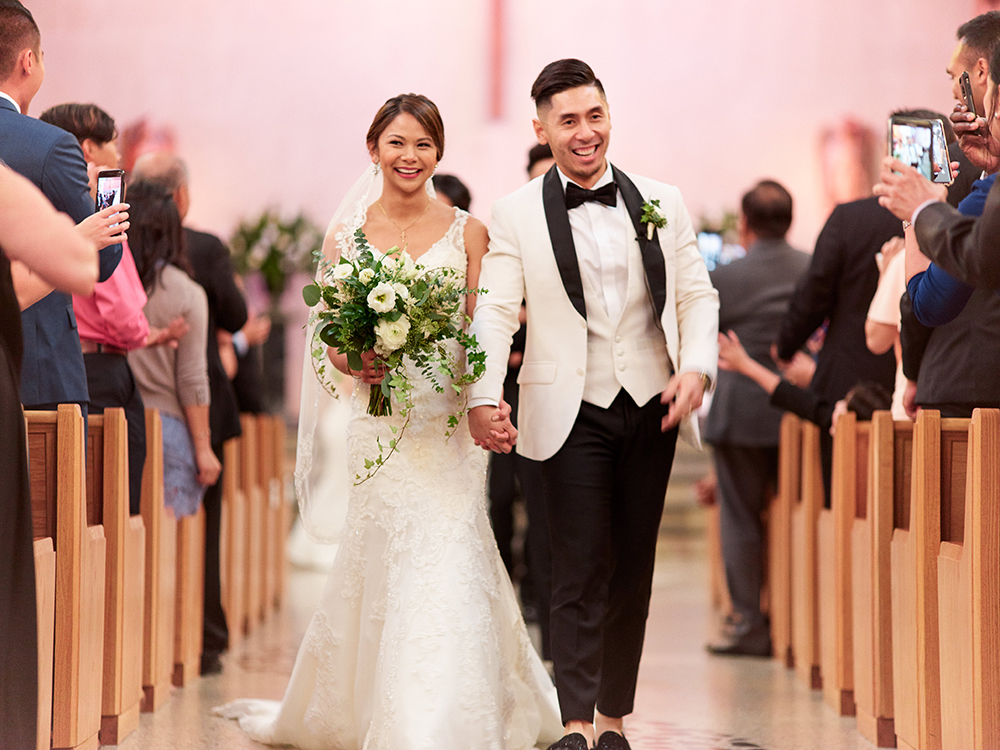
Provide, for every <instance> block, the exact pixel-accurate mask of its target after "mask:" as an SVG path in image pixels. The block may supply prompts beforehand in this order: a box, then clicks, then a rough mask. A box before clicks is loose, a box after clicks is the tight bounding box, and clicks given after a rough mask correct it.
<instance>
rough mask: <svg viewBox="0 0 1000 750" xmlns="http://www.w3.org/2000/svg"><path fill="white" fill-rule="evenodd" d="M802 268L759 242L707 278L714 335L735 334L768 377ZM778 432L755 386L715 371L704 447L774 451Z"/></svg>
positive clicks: (774, 415) (783, 250)
mask: <svg viewBox="0 0 1000 750" xmlns="http://www.w3.org/2000/svg"><path fill="white" fill-rule="evenodd" d="M808 267H809V256H808V255H806V254H805V253H801V252H799V251H798V250H796V249H795V248H793V247H792V246H791V245H789V244H788V243H787V242H785V241H784V240H761V241H759V242H756V243H754V245H753V246H752V247H751V248H750V251H749V252H748V253H747V255H746V257H745V258H740V259H739V260H734V261H733V262H732V263H730V264H729V265H727V266H719V267H718V268H716V269H715V270H714V271H712V272H711V273H710V274H709V275H710V276H711V277H712V284H713V285H714V286H715V288H716V289H717V290H718V292H719V331H720V332H721V333H725V332H727V331H730V330H733V331H735V332H736V335H737V336H739V338H740V342H741V343H742V344H743V347H744V348H745V349H746V350H747V353H748V354H749V355H750V356H751V357H753V359H755V360H756V361H758V362H760V363H761V364H762V365H764V366H765V367H767V368H768V369H770V370H772V371H774V372H777V367H776V366H775V364H774V360H773V359H771V344H773V343H774V340H775V339H776V338H777V336H778V330H779V328H780V327H781V321H782V319H783V318H784V316H785V313H786V312H788V302H789V300H790V299H791V298H792V293H793V292H794V291H795V285H796V283H797V282H798V280H799V278H800V277H801V276H802V274H804V273H805V271H806V269H807V268H808ZM780 428H781V410H780V409H777V408H775V407H774V406H771V404H770V403H769V398H768V395H767V394H766V393H765V392H764V390H763V389H762V388H761V387H760V386H759V385H757V384H756V383H754V382H753V381H752V380H751V379H750V378H748V377H746V376H745V375H740V374H738V373H735V372H726V371H725V370H720V371H719V378H718V381H717V383H716V386H715V393H714V394H713V396H712V408H711V410H710V411H709V413H708V419H707V420H706V421H705V440H706V441H707V442H709V443H713V444H716V445H719V444H731V445H752V446H774V445H777V444H778V438H779V433H780Z"/></svg>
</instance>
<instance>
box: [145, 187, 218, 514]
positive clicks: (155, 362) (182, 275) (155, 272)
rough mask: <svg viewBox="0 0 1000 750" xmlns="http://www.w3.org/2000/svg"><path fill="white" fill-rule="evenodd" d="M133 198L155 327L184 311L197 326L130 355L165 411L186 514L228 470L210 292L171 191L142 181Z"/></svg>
mask: <svg viewBox="0 0 1000 750" xmlns="http://www.w3.org/2000/svg"><path fill="white" fill-rule="evenodd" d="M131 200H132V217H133V220H132V236H131V246H132V251H133V253H134V255H135V264H136V269H137V270H138V273H139V278H140V279H141V280H142V285H143V288H144V289H145V290H146V295H147V297H148V301H147V302H146V307H145V313H146V317H147V318H149V320H150V322H151V324H152V325H159V326H164V325H166V324H167V323H169V322H170V321H171V320H173V319H174V318H176V317H178V316H182V317H183V318H184V319H185V320H186V321H187V323H188V326H189V327H190V329H191V330H190V331H189V332H188V333H187V334H186V335H185V336H184V337H183V338H182V339H181V340H180V341H179V342H178V345H177V348H176V349H174V348H172V347H165V346H160V347H156V348H153V349H148V348H147V349H137V350H134V351H132V352H130V353H129V355H128V358H129V363H130V364H131V366H132V369H133V371H134V372H135V378H136V380H137V381H138V383H139V389H140V390H141V391H142V398H143V401H144V402H145V403H146V405H147V406H148V407H149V408H151V409H159V410H160V418H161V420H162V422H163V495H164V502H165V503H166V505H167V506H168V507H170V508H172V509H173V511H174V515H175V516H177V517H178V518H179V517H182V516H189V515H193V514H194V513H196V512H197V511H198V508H199V506H200V505H201V500H202V496H203V495H204V492H205V487H207V486H209V485H211V484H213V483H215V481H216V480H217V479H218V477H219V472H220V471H221V470H222V466H221V464H220V463H219V460H218V458H216V456H215V454H214V452H213V451H212V441H211V430H210V428H209V419H208V408H209V390H208V366H207V363H206V358H205V339H206V337H207V333H208V302H207V300H206V297H205V290H204V289H202V288H201V287H200V286H199V285H198V284H197V283H195V281H194V280H193V279H192V278H191V272H190V265H189V263H188V260H187V255H186V252H185V246H184V239H183V234H182V232H181V221H180V215H179V213H178V212H177V206H176V204H175V203H174V201H173V197H172V196H171V194H170V193H168V192H166V191H165V190H164V189H163V188H162V187H161V186H159V185H156V184H153V183H148V182H142V181H136V182H134V183H133V184H132V189H131Z"/></svg>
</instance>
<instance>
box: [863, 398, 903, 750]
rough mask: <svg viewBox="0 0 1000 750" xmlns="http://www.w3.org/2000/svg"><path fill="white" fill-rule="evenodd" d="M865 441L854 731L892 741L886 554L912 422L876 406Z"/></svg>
mask: <svg viewBox="0 0 1000 750" xmlns="http://www.w3.org/2000/svg"><path fill="white" fill-rule="evenodd" d="M869 442H870V450H869V458H868V488H867V492H866V493H865V503H864V505H859V506H858V508H857V512H856V514H855V517H854V519H853V530H852V532H851V534H852V538H851V557H852V559H853V565H852V571H851V573H852V577H853V588H852V598H853V603H854V607H853V621H854V700H855V705H856V708H857V717H858V731H860V732H861V734H862V735H863V736H864V737H865V738H866V739H868V740H869V741H870V742H872V743H874V744H875V745H876V746H878V747H895V746H896V731H895V725H894V722H893V697H892V696H893V683H892V649H893V643H892V585H891V580H892V571H891V565H890V560H891V544H892V534H893V526H894V519H897V518H899V519H903V518H907V517H908V515H909V507H910V506H909V499H910V482H911V467H912V458H913V456H912V453H913V423H912V422H909V421H899V422H894V421H893V419H892V414H890V413H889V412H887V411H880V412H875V414H874V415H873V416H872V422H871V438H870V441H869Z"/></svg>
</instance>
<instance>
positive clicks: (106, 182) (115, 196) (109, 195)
mask: <svg viewBox="0 0 1000 750" xmlns="http://www.w3.org/2000/svg"><path fill="white" fill-rule="evenodd" d="M123 179H124V176H123V175H120V174H116V175H101V176H99V177H98V178H97V210H98V211H103V210H104V209H105V208H107V207H108V206H114V205H116V204H118V203H121V202H122V182H123Z"/></svg>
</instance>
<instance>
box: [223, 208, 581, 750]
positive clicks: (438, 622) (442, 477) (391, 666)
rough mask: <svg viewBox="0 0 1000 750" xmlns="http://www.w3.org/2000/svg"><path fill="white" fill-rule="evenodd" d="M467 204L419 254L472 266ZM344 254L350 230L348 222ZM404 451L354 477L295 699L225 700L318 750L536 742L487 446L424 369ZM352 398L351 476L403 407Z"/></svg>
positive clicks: (450, 749) (539, 697)
mask: <svg viewBox="0 0 1000 750" xmlns="http://www.w3.org/2000/svg"><path fill="white" fill-rule="evenodd" d="M467 218H468V214H466V213H464V212H461V211H458V210H457V209H456V217H455V221H454V222H453V223H452V225H451V227H450V229H449V230H448V232H447V233H446V234H445V236H444V237H442V238H441V239H440V240H439V241H438V242H437V243H436V244H434V245H433V246H432V247H431V248H430V250H428V251H427V253H426V254H424V255H423V256H421V257H420V258H419V262H420V263H421V264H422V265H424V266H426V267H428V268H442V267H446V266H451V267H454V268H458V269H461V270H462V271H463V272H464V270H465V268H466V266H467V256H466V254H465V246H464V240H463V231H464V227H465V221H466V219H467ZM342 234H344V235H347V236H344V237H342V238H341V250H342V252H348V251H349V250H350V234H349V233H348V232H344V233H342ZM412 380H413V383H414V391H413V400H414V403H415V408H414V409H413V410H412V412H411V416H410V423H409V425H408V426H407V427H406V432H405V434H404V435H403V437H402V439H401V440H400V441H399V446H398V449H397V452H396V453H395V454H394V455H393V456H392V457H391V458H390V459H389V460H388V461H387V462H386V463H385V464H384V465H383V467H382V468H381V469H380V470H379V471H378V473H377V474H376V475H375V476H374V477H373V478H371V479H369V480H368V481H367V482H364V483H363V484H361V485H360V486H357V487H353V488H352V489H351V493H352V494H351V497H350V501H349V507H348V515H347V523H346V528H345V533H344V536H343V541H342V543H341V546H340V550H339V552H338V555H337V559H336V562H335V564H334V568H333V570H332V572H331V574H330V578H329V580H328V582H327V586H326V590H325V591H324V594H323V598H322V600H321V603H320V605H319V607H318V609H317V611H316V613H315V615H314V616H313V619H312V622H311V623H310V625H309V628H308V630H307V632H306V635H305V639H304V641H303V643H302V645H301V647H300V649H299V654H298V657H297V659H296V663H295V668H294V670H293V672H292V677H291V681H290V682H289V685H288V688H287V690H286V692H285V697H284V699H283V700H282V701H281V702H280V703H278V702H275V701H257V700H241V701H235V702H233V703H230V704H228V705H226V706H223V707H221V708H220V709H216V711H217V712H218V713H220V714H221V715H223V716H226V717H228V718H234V719H238V720H239V724H240V726H241V727H242V728H243V729H244V730H245V731H246V732H247V733H248V734H249V735H250V736H251V737H253V738H254V739H257V740H259V741H261V742H264V743H268V744H288V745H293V746H296V747H299V748H303V749H306V750H527V749H528V748H533V747H535V746H536V743H542V747H544V746H545V745H546V744H547V743H548V742H553V741H555V740H556V739H558V738H559V737H560V736H561V735H562V734H563V731H562V726H561V724H560V720H559V714H558V708H557V705H556V695H555V689H554V687H553V686H552V682H551V680H550V679H549V676H548V674H547V673H546V671H545V668H544V666H543V665H542V662H541V660H540V659H539V657H538V655H537V654H536V652H535V650H534V648H533V647H532V645H531V642H530V641H529V639H528V635H527V631H526V630H525V626H524V622H523V620H522V619H521V614H520V610H519V608H518V604H517V600H516V598H515V595H514V590H513V587H512V586H511V583H510V579H509V578H508V577H507V573H506V571H505V569H504V567H503V564H502V562H501V560H500V555H499V553H498V551H497V548H496V543H495V541H494V538H493V532H492V530H491V528H490V524H489V520H488V516H487V511H486V499H485V486H486V465H487V455H486V453H485V451H483V450H482V449H481V448H478V447H476V445H475V444H474V443H473V442H472V439H471V437H470V436H469V433H468V430H467V429H464V427H465V425H464V424H463V425H461V426H460V428H459V429H458V430H457V431H456V432H455V434H454V435H453V436H452V438H451V439H450V440H446V439H445V437H444V435H445V431H446V427H447V419H448V416H449V414H451V413H453V412H455V411H456V407H457V401H456V396H455V394H454V393H453V392H452V390H451V389H450V388H448V389H446V391H445V393H443V394H442V393H437V392H436V391H435V390H434V387H433V384H432V383H430V382H428V381H426V380H423V379H422V378H421V377H420V376H419V374H417V373H413V375H412ZM368 393H369V391H368V388H367V387H364V386H363V385H361V386H359V387H356V388H355V389H354V393H353V394H352V396H351V404H352V416H351V422H350V428H349V433H348V447H349V462H350V464H351V467H350V468H351V476H354V474H355V473H359V474H361V475H362V476H364V475H365V474H366V470H365V469H364V468H363V466H364V459H365V458H371V457H374V456H375V455H377V449H376V448H375V440H376V437H377V436H378V437H379V438H380V439H381V441H382V444H383V445H385V444H386V443H387V442H388V440H389V439H391V437H392V436H393V435H392V433H391V431H390V425H392V424H395V425H396V426H397V427H399V426H401V425H402V420H401V419H400V418H399V416H398V415H393V416H391V417H379V418H375V417H370V416H368V415H367V414H366V409H367V404H368Z"/></svg>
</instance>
